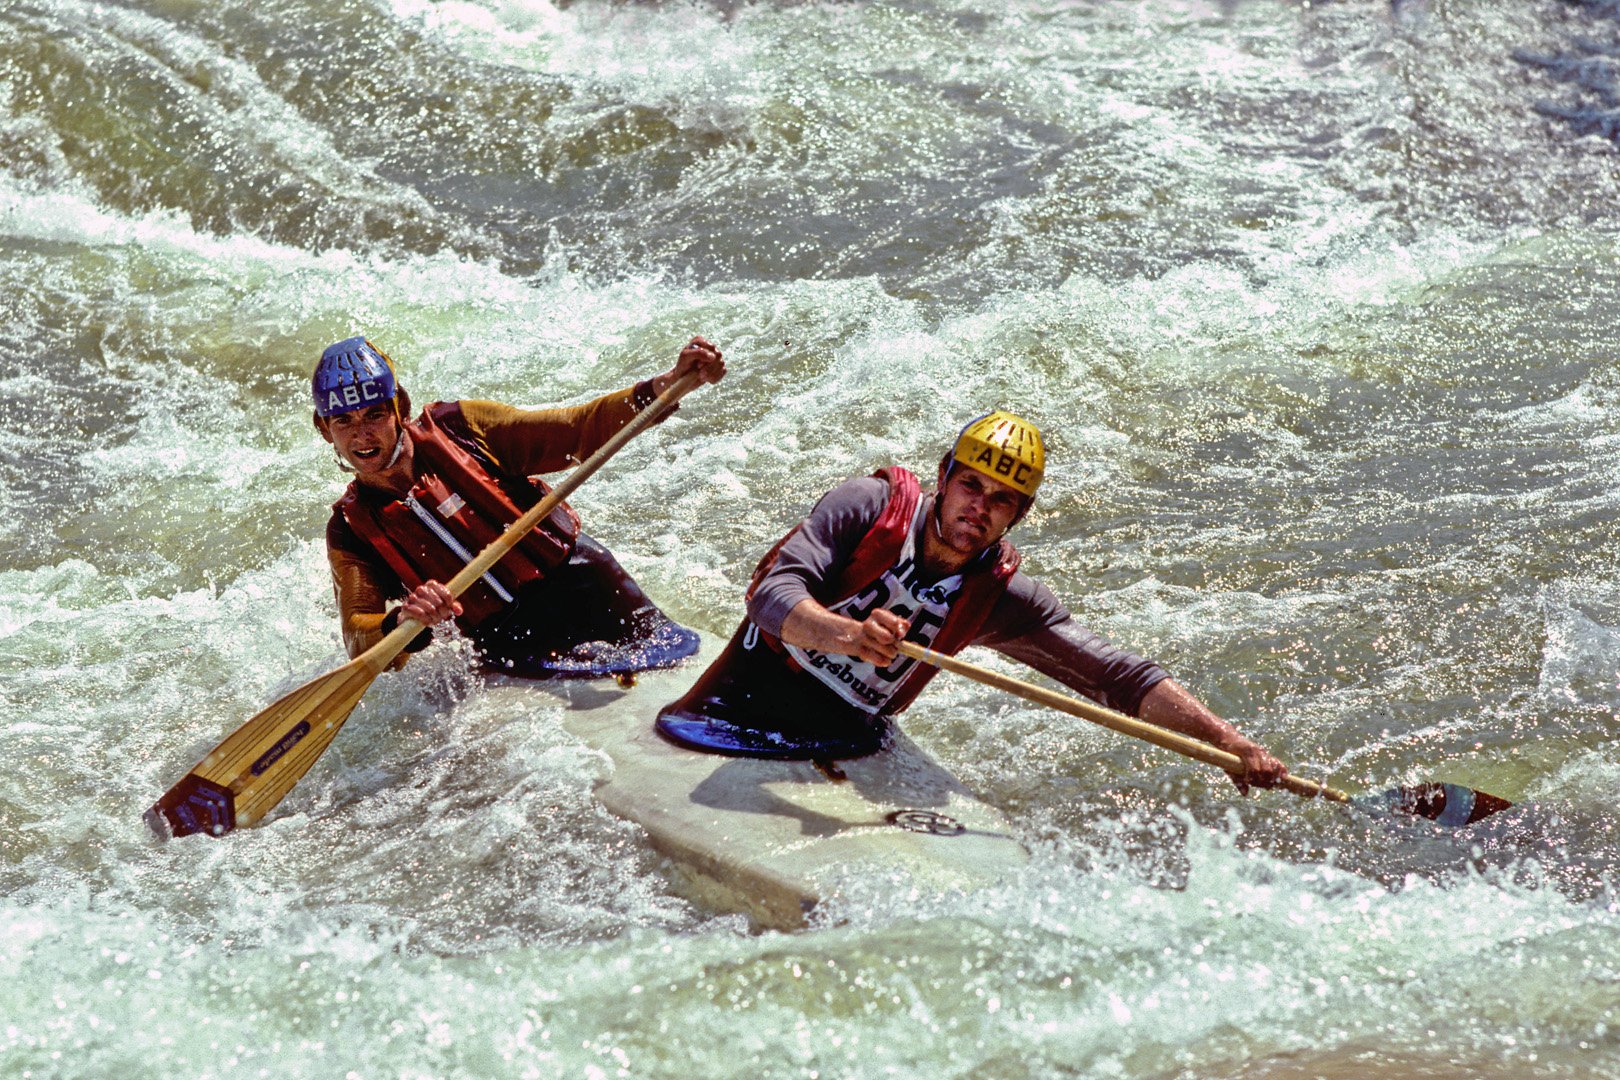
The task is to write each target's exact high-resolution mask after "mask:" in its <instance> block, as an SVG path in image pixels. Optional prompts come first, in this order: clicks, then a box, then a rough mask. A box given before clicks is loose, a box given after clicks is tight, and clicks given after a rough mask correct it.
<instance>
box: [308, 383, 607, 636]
mask: <svg viewBox="0 0 1620 1080" xmlns="http://www.w3.org/2000/svg"><path fill="white" fill-rule="evenodd" d="M460 418H461V406H460V405H458V404H456V403H455V402H444V401H441V402H437V403H435V404H432V405H429V406H428V407H427V408H425V409H423V410H422V415H421V416H419V417H418V418H417V419H415V420H413V421H409V422H408V423H406V424H405V425H404V427H405V430H406V431H407V432H409V433H410V436H411V451H412V454H413V455H414V459H415V469H416V483H415V484H414V485H413V486H412V487H411V492H410V495H411V498H413V499H414V500H415V502H416V503H417V505H418V506H421V507H423V508H425V510H426V511H427V512H428V513H429V514H430V515H431V516H432V518H433V519H434V520H435V521H436V522H437V523H438V526H439V527H440V528H442V529H444V530H445V531H446V532H447V533H448V534H449V535H450V536H451V537H453V538H454V539H455V541H456V542H457V543H458V544H460V545H461V546H462V548H463V549H464V550H465V551H466V552H468V553H470V554H471V555H477V554H478V553H479V552H480V551H482V550H483V549H484V548H485V547H486V546H488V545H489V543H490V541H492V540H494V539H495V538H496V537H497V536H499V535H500V534H501V533H503V532H505V531H506V527H507V526H508V525H510V524H512V522H514V521H516V520H517V519H518V518H520V517H522V516H523V512H524V511H525V510H527V509H528V508H529V507H531V506H533V505H534V504H535V503H537V502H539V501H540V500H541V499H543V498H545V495H546V492H547V491H549V490H550V489H549V488H548V487H547V486H546V485H545V484H543V483H541V482H540V481H538V480H533V479H530V478H528V477H522V476H510V475H507V474H506V473H503V472H500V471H498V470H496V469H494V468H493V466H492V465H490V464H489V463H488V462H486V461H485V460H484V459H483V457H482V455H481V454H479V453H477V452H476V451H475V450H474V449H473V448H472V446H471V445H470V444H469V443H466V442H463V441H462V440H461V439H459V438H457V437H456V436H455V435H453V434H452V433H451V431H450V429H449V428H447V427H446V426H445V425H446V422H447V421H448V422H451V423H452V424H454V423H455V422H457V421H459V420H460ZM334 509H336V510H339V511H341V512H342V514H343V518H344V520H345V521H347V522H348V523H349V527H350V528H351V529H353V530H354V531H355V534H356V535H357V536H359V537H360V539H362V540H364V541H365V542H366V543H368V544H370V545H371V546H372V548H374V549H375V550H376V552H377V554H378V555H380V556H381V557H382V559H383V561H384V562H386V563H387V564H388V566H389V568H390V569H392V570H393V571H394V573H395V574H397V575H399V579H400V581H402V582H404V583H405V588H406V589H407V590H410V589H414V588H416V587H417V586H418V585H420V584H422V583H423V582H425V581H449V580H450V579H451V578H453V577H455V576H456V574H458V573H460V572H461V570H462V568H463V567H465V566H466V565H467V562H468V559H467V558H464V557H462V556H461V555H460V554H458V553H457V552H456V551H454V550H453V549H452V548H451V547H450V545H449V543H447V542H446V540H445V539H444V538H443V537H441V536H440V535H439V533H438V532H437V531H436V530H435V529H434V528H432V527H430V526H429V525H428V524H427V522H425V521H423V520H422V518H421V517H420V516H419V515H418V513H417V511H416V510H414V509H412V507H411V505H410V503H409V502H408V501H407V500H405V499H389V500H387V501H379V500H378V499H376V498H375V497H374V496H371V495H370V494H369V493H368V494H367V495H362V494H361V492H360V485H359V483H358V481H356V482H353V483H350V484H349V490H348V491H347V492H345V493H344V496H343V498H341V499H339V500H338V502H337V504H336V505H335V507H334ZM578 536H579V515H578V514H576V513H574V511H573V509H572V508H570V507H569V505H568V504H567V503H562V504H561V505H559V506H558V507H557V509H556V510H554V511H552V512H551V513H550V514H548V515H547V516H546V518H545V520H543V521H541V522H540V524H539V525H537V526H535V527H534V528H533V529H531V530H530V531H529V533H528V535H526V536H525V537H524V538H523V539H522V540H521V541H519V542H518V545H517V546H516V547H514V548H513V549H512V550H511V551H509V552H507V553H506V554H505V555H504V556H502V558H501V561H500V562H498V563H496V564H495V566H494V568H493V569H492V570H491V571H490V574H491V575H493V576H494V578H495V579H496V581H497V582H499V584H500V586H501V587H502V589H503V590H504V591H505V592H506V593H507V594H508V595H515V594H516V593H517V591H518V590H519V589H520V588H522V587H523V586H524V585H527V584H528V583H530V582H532V581H537V580H539V579H540V578H542V577H544V576H545V573H546V571H547V570H549V569H551V568H552V567H554V566H557V565H558V564H560V563H562V562H563V561H564V560H565V559H567V558H568V554H569V552H571V551H572V550H573V549H574V541H575V540H576V539H577V538H578ZM459 599H460V600H461V606H462V614H461V615H460V616H459V617H458V618H457V619H456V622H457V623H458V624H459V625H460V626H461V627H462V628H463V629H473V628H475V627H477V626H479V625H480V624H481V623H483V622H484V621H486V620H488V619H490V618H492V617H494V616H496V615H499V614H501V613H503V612H505V611H506V609H507V605H508V603H509V601H508V600H507V599H506V598H503V597H502V596H501V595H500V593H498V592H497V591H496V590H495V589H494V588H492V587H491V586H490V584H489V583H488V582H487V581H486V580H483V579H480V580H478V581H476V582H474V583H473V584H472V585H471V586H469V587H468V589H467V590H466V591H465V592H464V593H462V594H461V596H460V597H459Z"/></svg>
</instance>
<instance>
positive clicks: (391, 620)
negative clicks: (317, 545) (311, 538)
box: [326, 548, 433, 668]
mask: <svg viewBox="0 0 1620 1080" xmlns="http://www.w3.org/2000/svg"><path fill="white" fill-rule="evenodd" d="M326 555H327V561H328V563H329V564H330V565H331V568H332V592H333V594H334V595H335V597H336V599H337V606H338V627H339V629H340V630H341V631H342V633H343V647H344V649H345V650H346V651H347V652H348V654H349V656H350V658H351V659H352V658H353V657H356V656H359V655H360V654H361V653H363V652H365V651H366V650H367V649H369V648H371V647H372V646H373V645H375V644H377V642H379V641H381V640H382V639H383V638H385V637H387V636H388V635H389V634H390V633H392V632H393V630H394V628H395V627H397V626H398V625H399V622H398V616H396V615H394V614H393V613H392V612H390V611H388V610H386V608H387V598H386V597H385V596H384V595H383V591H382V589H381V588H379V587H378V585H377V581H376V577H375V575H374V573H373V572H372V569H371V567H370V566H369V565H367V563H366V562H365V560H363V559H361V558H359V557H357V556H355V555H353V554H351V553H349V552H346V551H341V550H338V549H336V548H328V549H327V552H326ZM432 640H433V636H432V633H431V632H430V631H427V630H424V631H422V633H421V634H420V635H418V636H417V637H416V639H415V640H413V641H412V642H411V643H410V644H409V645H407V646H406V647H405V651H404V652H402V653H400V654H399V656H398V657H397V658H396V659H395V661H394V663H393V665H392V666H393V667H396V668H397V667H399V666H400V665H401V664H403V663H404V662H405V658H406V656H407V655H408V654H409V653H413V652H420V651H421V650H422V649H424V648H426V647H427V646H428V645H429V644H430V643H431V642H432Z"/></svg>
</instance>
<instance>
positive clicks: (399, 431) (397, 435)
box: [383, 411, 405, 472]
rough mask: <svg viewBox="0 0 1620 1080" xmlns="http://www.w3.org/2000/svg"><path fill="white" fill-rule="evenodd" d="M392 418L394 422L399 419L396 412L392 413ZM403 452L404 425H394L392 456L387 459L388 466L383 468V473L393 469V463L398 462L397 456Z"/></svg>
mask: <svg viewBox="0 0 1620 1080" xmlns="http://www.w3.org/2000/svg"><path fill="white" fill-rule="evenodd" d="M394 418H395V419H396V420H398V419H399V413H398V412H397V411H396V412H395V413H394ZM404 451H405V425H404V424H395V425H394V456H393V457H391V458H389V459H388V464H386V465H384V466H383V472H387V471H388V470H389V469H392V468H393V467H394V463H395V462H397V461H399V455H400V454H402V453H404Z"/></svg>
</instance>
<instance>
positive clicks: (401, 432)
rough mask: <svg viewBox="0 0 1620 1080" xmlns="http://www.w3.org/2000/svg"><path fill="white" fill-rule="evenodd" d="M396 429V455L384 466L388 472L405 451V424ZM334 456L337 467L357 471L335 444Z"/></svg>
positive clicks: (347, 471)
mask: <svg viewBox="0 0 1620 1080" xmlns="http://www.w3.org/2000/svg"><path fill="white" fill-rule="evenodd" d="M394 430H395V431H396V432H397V433H398V434H397V436H396V438H395V439H394V456H393V457H391V458H389V459H388V464H386V465H384V466H383V472H387V471H388V470H389V469H392V468H393V467H394V464H395V463H396V462H397V461H399V455H401V454H403V453H404V452H405V427H404V425H403V424H401V425H399V426H398V427H396V428H395V429H394ZM332 457H333V458H334V459H335V460H336V461H337V467H338V468H340V469H342V470H343V471H344V472H346V473H352V472H354V471H356V470H355V467H354V466H353V465H350V464H349V463H348V462H347V461H344V460H343V455H342V454H340V453H338V452H337V447H335V446H334V447H332Z"/></svg>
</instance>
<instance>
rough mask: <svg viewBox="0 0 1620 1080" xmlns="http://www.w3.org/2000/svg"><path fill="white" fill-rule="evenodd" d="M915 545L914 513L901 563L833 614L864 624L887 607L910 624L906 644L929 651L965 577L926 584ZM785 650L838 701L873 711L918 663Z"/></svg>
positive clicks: (919, 508)
mask: <svg viewBox="0 0 1620 1080" xmlns="http://www.w3.org/2000/svg"><path fill="white" fill-rule="evenodd" d="M926 505H927V501H926V500H924V501H923V502H921V503H919V504H918V506H917V511H916V513H917V514H920V513H922V512H923V507H924V506H926ZM916 545H917V519H916V514H913V516H912V521H911V527H910V528H909V529H907V530H906V542H905V546H904V547H902V548H901V550H900V558H899V561H897V562H896V563H895V564H894V565H893V566H891V567H889V569H887V570H885V571H884V572H883V573H882V574H881V575H879V576H878V578H877V580H875V581H873V582H872V583H871V584H870V585H868V586H867V587H866V588H864V589H862V590H861V591H860V592H857V593H856V594H855V595H854V596H851V597H849V598H848V599H845V600H840V601H839V602H838V603H836V604H832V605H829V610H831V611H834V612H837V613H838V614H839V615H844V616H847V617H848V618H851V619H854V620H855V621H856V622H864V621H865V620H866V618H867V616H869V615H871V614H872V612H874V611H876V610H877V609H878V608H887V609H888V610H889V611H892V612H894V613H895V614H896V615H898V616H900V617H901V618H902V619H909V620H911V632H910V633H909V634H907V635H906V640H907V641H914V642H916V643H917V644H919V645H922V646H924V647H927V646H929V645H932V644H933V641H934V637H935V636H936V635H937V634H938V633H939V629H940V627H942V626H944V625H945V616H946V615H948V614H949V613H950V610H951V605H952V604H953V603H955V602H956V597H957V594H959V593H960V592H961V591H962V575H961V574H952V575H951V576H950V577H947V578H941V579H940V580H938V581H934V582H930V583H928V584H926V585H924V584H923V583H922V582H921V581H920V580H918V578H919V574H920V572H921V569H922V568H921V562H920V560H919V559H918V558H917V551H916ZM784 647H785V648H786V649H787V651H788V653H789V655H791V656H792V657H793V658H794V659H795V660H797V661H798V662H799V664H800V665H801V666H802V667H803V668H804V670H806V671H808V672H809V673H810V674H811V675H813V676H815V677H816V678H817V679H820V680H821V681H822V682H823V683H826V684H827V686H829V687H831V688H832V690H833V692H834V693H836V694H837V695H838V696H839V697H841V698H843V699H844V700H845V701H847V702H849V703H850V704H851V705H854V706H855V707H856V708H858V709H860V710H862V711H863V712H868V713H875V712H878V711H879V710H881V709H882V708H883V706H884V704H885V703H887V702H888V700H889V698H891V697H893V696H894V692H895V690H897V689H898V688H899V686H900V683H901V681H902V680H903V679H904V678H905V676H906V673H907V672H908V671H910V670H911V666H912V665H913V664H914V663H916V661H915V660H913V659H911V657H909V656H898V657H895V660H894V663H892V664H890V665H889V666H888V667H883V668H880V667H878V666H876V665H875V664H872V663H869V662H867V661H865V660H862V659H861V658H859V657H857V656H845V655H844V654H842V653H823V652H817V651H816V650H814V649H801V648H799V647H798V646H797V645H787V644H786V643H784Z"/></svg>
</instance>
